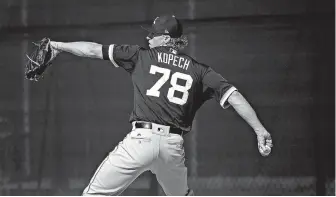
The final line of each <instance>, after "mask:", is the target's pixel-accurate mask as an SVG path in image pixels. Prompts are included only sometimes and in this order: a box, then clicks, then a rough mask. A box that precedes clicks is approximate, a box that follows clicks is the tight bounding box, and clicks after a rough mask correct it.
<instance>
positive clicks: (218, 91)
mask: <svg viewBox="0 0 336 197" xmlns="http://www.w3.org/2000/svg"><path fill="white" fill-rule="evenodd" d="M108 54H109V59H110V60H111V62H112V63H113V64H114V65H115V66H116V67H122V68H124V69H125V70H126V71H127V72H129V73H130V75H131V77H132V81H133V87H134V109H133V112H132V114H131V117H130V121H148V122H153V123H157V124H163V125H167V126H171V127H175V128H180V129H182V130H184V131H186V132H189V131H190V130H191V125H192V121H193V119H194V116H195V113H196V111H197V110H198V109H199V108H200V107H201V105H202V104H203V103H204V102H205V101H206V100H209V99H210V98H213V97H214V98H215V99H216V100H217V102H219V103H220V105H221V106H222V107H223V108H226V107H228V106H229V104H228V102H227V99H228V97H229V96H230V94H231V93H232V92H233V91H235V90H236V88H235V87H234V86H232V85H231V84H230V83H228V81H227V80H225V79H224V78H223V77H222V76H221V75H220V74H218V73H216V72H215V71H214V70H213V69H212V68H211V67H209V66H207V65H204V64H201V63H198V62H197V61H195V60H194V59H193V58H191V57H189V56H187V55H185V54H178V53H177V51H175V50H173V49H171V48H169V47H156V48H153V49H144V48H141V47H139V46H137V45H110V46H109V52H108Z"/></svg>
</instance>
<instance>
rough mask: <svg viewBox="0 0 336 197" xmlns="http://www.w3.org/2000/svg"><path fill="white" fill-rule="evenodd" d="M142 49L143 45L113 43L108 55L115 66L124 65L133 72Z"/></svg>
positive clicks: (123, 66)
mask: <svg viewBox="0 0 336 197" xmlns="http://www.w3.org/2000/svg"><path fill="white" fill-rule="evenodd" d="M140 50H141V47H139V46H138V45H118V44H111V45H110V46H109V47H108V57H109V60H110V61H111V62H112V64H113V65H114V66H115V67H122V68H124V69H125V70H126V71H128V72H132V71H133V70H134V67H135V65H136V62H137V60H138V56H139V51H140Z"/></svg>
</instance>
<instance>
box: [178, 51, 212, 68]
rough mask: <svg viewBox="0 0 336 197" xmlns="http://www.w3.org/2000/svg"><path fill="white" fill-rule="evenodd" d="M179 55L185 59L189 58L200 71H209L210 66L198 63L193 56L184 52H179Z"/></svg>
mask: <svg viewBox="0 0 336 197" xmlns="http://www.w3.org/2000/svg"><path fill="white" fill-rule="evenodd" d="M179 55H180V56H182V57H185V58H188V59H189V60H190V61H191V62H192V65H194V66H195V67H198V68H200V69H202V70H203V69H204V70H206V69H208V68H209V67H210V66H209V65H207V64H205V63H202V62H199V61H197V60H196V59H195V58H193V57H192V56H190V55H188V54H186V53H184V52H179Z"/></svg>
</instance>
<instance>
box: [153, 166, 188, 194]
mask: <svg viewBox="0 0 336 197" xmlns="http://www.w3.org/2000/svg"><path fill="white" fill-rule="evenodd" d="M151 171H152V172H153V173H154V174H156V178H157V181H158V182H159V184H160V185H161V187H162V189H163V191H164V192H165V194H166V195H169V196H184V195H186V194H187V193H188V190H189V188H188V183H187V181H188V180H187V168H186V166H185V165H184V163H183V164H180V165H169V164H167V163H164V162H163V161H162V160H158V161H156V162H155V163H154V164H153V165H152V168H151Z"/></svg>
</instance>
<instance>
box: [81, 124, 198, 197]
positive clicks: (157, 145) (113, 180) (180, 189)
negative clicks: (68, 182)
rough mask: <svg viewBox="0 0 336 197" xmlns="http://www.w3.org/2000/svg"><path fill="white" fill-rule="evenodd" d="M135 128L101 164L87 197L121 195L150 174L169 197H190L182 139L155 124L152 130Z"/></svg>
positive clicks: (91, 182) (85, 193) (164, 127)
mask: <svg viewBox="0 0 336 197" xmlns="http://www.w3.org/2000/svg"><path fill="white" fill-rule="evenodd" d="M134 124H135V122H133V123H132V126H133V129H132V131H131V132H130V133H129V134H128V135H127V136H126V137H125V138H124V140H123V141H121V142H120V143H119V145H118V146H116V147H115V149H114V150H113V151H112V152H110V153H109V155H108V156H107V157H106V158H105V160H104V161H103V162H102V163H101V164H100V166H99V167H98V169H97V170H96V172H95V174H94V175H93V177H92V179H91V181H90V183H89V185H88V186H87V187H86V188H85V189H84V191H83V195H120V194H121V193H122V192H123V191H124V190H125V189H126V188H127V187H128V186H129V185H130V184H131V183H132V182H133V181H134V180H135V179H136V178H137V177H138V176H139V175H140V174H141V173H143V172H145V171H147V170H150V171H152V173H154V174H155V175H156V178H157V180H158V182H159V183H160V185H161V186H162V188H163V190H164V192H165V194H166V195H174V196H183V195H187V194H189V195H190V193H192V191H190V190H189V188H188V185H187V168H186V166H185V164H184V161H185V158H184V147H183V138H182V136H180V135H178V134H172V133H169V127H168V126H164V125H159V124H154V123H152V129H143V128H141V129H139V128H135V127H134Z"/></svg>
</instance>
